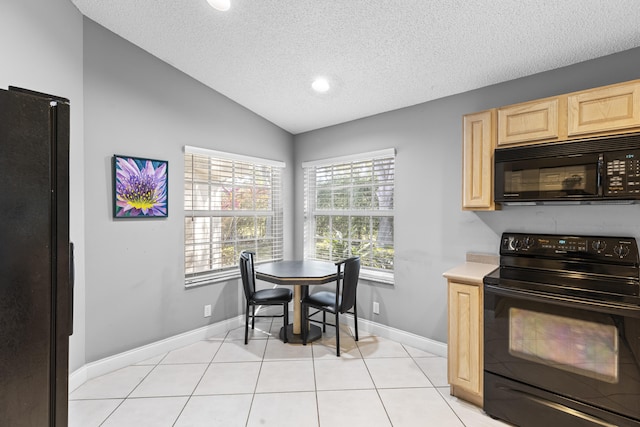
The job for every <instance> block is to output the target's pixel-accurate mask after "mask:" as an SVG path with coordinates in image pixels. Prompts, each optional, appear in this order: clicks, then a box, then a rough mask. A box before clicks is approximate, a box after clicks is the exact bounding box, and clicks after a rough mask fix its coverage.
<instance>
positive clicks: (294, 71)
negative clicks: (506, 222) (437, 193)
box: [72, 0, 640, 134]
mask: <svg viewBox="0 0 640 427" xmlns="http://www.w3.org/2000/svg"><path fill="white" fill-rule="evenodd" d="M72 1H73V3H74V4H75V5H76V6H77V7H78V9H80V11H81V12H82V13H83V14H84V15H86V16H87V17H89V18H91V19H92V20H94V21H96V22H98V23H99V24H101V25H103V26H104V27H106V28H108V29H109V30H111V31H113V32H114V33H116V34H118V35H120V36H122V37H124V38H125V39H127V40H129V41H130V42H132V43H134V44H136V45H138V46H139V47H141V48H142V49H144V50H146V51H148V52H150V53H151V54H153V55H155V56H156V57H158V58H160V59H162V60H163V61H165V62H167V63H169V64H171V65H173V66H174V67H176V68H178V69H179V70H181V71H183V72H184V73H186V74H188V75H190V76H192V77H193V78H195V79H197V80H199V81H200V82H202V83H204V84H205V85H207V86H209V87H211V88H213V89H215V90H216V91H218V92H220V93H222V94H224V95H225V96H227V97H229V98H231V99H232V100H234V101H236V102H238V103H239V104H242V105H243V106H245V107H246V108H248V109H250V110H251V111H253V112H255V113H257V114H259V115H260V116H262V117H264V118H266V119H267V120H269V121H271V122H273V123H275V124H276V125H278V126H280V127H282V128H283V129H285V130H287V131H289V132H291V133H293V134H297V133H301V132H305V131H309V130H313V129H318V128H321V127H325V126H330V125H334V124H338V123H343V122H346V121H350V120H354V119H358V118H361V117H366V116H370V115H373V114H377V113H382V112H385V111H390V110H395V109H397V108H402V107H407V106H410V105H415V104H419V103H421V102H425V101H429V100H432V99H436V98H441V97H444V96H448V95H453V94H456V93H461V92H465V91H468V90H471V89H476V88H479V87H483V86H487V85H490V84H494V83H499V82H502V81H506V80H511V79H514V78H518V77H522V76H526V75H530V74H534V73H537V72H541V71H545V70H550V69H554V68H558V67H562V66H565V65H570V64H573V63H577V62H581V61H585V60H588V59H592V58H596V57H599V56H603V55H607V54H611V53H614V52H619V51H622V50H626V49H630V48H633V47H636V46H640V1H638V0H576V1H571V0H566V1H562V0H519V1H516V0H493V1H491V2H485V1H469V0H464V1H461V0H440V1H434V0H231V9H230V10H229V11H227V12H219V11H216V10H214V9H212V8H211V7H209V5H208V4H207V2H206V0H108V1H107V0H72ZM319 75H322V76H326V77H327V78H328V79H329V81H330V82H331V84H332V89H331V90H330V91H329V92H328V93H326V94H322V95H320V94H316V93H314V92H313V91H312V89H311V82H312V80H313V78H314V77H316V76H319Z"/></svg>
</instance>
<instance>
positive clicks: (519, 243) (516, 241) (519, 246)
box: [511, 239, 522, 251]
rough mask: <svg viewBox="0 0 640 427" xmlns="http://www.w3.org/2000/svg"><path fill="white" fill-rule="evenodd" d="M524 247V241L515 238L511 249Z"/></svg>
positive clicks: (515, 249)
mask: <svg viewBox="0 0 640 427" xmlns="http://www.w3.org/2000/svg"><path fill="white" fill-rule="evenodd" d="M521 247H522V242H521V241H520V240H519V239H513V240H512V241H511V249H512V250H514V251H517V250H518V249H520V248H521Z"/></svg>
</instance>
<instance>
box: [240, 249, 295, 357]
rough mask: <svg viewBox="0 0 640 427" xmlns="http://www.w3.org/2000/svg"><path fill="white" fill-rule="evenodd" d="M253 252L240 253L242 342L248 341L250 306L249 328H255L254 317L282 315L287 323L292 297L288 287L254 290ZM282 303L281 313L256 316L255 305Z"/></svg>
mask: <svg viewBox="0 0 640 427" xmlns="http://www.w3.org/2000/svg"><path fill="white" fill-rule="evenodd" d="M254 256H255V253H253V252H250V251H242V253H240V274H241V275H242V287H243V289H244V296H245V299H246V302H247V304H246V310H245V319H244V343H245V345H246V344H247V343H248V342H249V308H251V329H255V326H256V317H284V325H285V326H286V325H287V324H288V323H289V302H290V301H291V300H292V298H293V292H292V291H291V289H289V288H272V289H261V290H259V291H256V271H255V268H254V262H253V258H254ZM261 305H282V309H283V311H284V313H283V314H282V315H260V316H256V306H261ZM283 340H284V342H287V334H286V333H285V334H284V339H283Z"/></svg>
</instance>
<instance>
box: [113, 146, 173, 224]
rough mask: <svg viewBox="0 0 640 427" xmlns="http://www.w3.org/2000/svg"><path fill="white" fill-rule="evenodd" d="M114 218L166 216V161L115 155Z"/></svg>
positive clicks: (167, 180)
mask: <svg viewBox="0 0 640 427" xmlns="http://www.w3.org/2000/svg"><path fill="white" fill-rule="evenodd" d="M112 166H113V167H112V169H113V218H166V217H168V216H169V198H168V190H169V189H168V186H169V162H168V161H166V160H155V159H147V158H142V157H133V156H123V155H120V154H114V156H113V161H112Z"/></svg>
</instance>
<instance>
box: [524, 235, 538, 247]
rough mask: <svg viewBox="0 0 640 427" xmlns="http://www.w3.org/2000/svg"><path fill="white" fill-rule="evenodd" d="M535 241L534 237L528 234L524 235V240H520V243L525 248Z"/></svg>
mask: <svg viewBox="0 0 640 427" xmlns="http://www.w3.org/2000/svg"><path fill="white" fill-rule="evenodd" d="M535 243H536V241H535V239H534V238H533V237H530V236H527V237H525V238H524V240H523V241H522V244H523V245H524V247H525V249H529V248H530V247H532V246H533V245H534V244H535Z"/></svg>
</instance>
